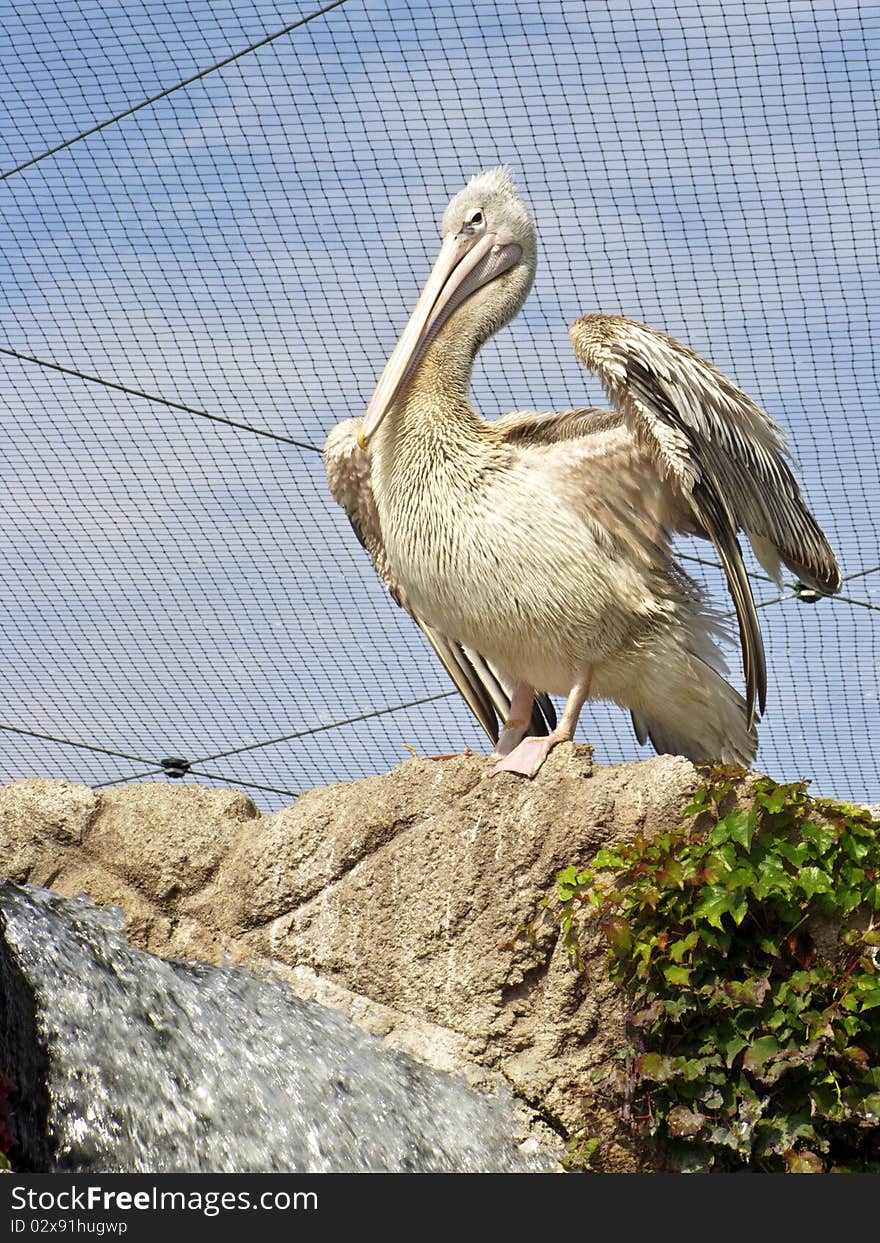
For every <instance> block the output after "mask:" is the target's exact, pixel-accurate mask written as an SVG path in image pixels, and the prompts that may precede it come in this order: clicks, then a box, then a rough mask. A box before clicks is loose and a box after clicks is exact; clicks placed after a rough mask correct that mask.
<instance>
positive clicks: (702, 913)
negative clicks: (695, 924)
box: [694, 885, 735, 930]
mask: <svg viewBox="0 0 880 1243" xmlns="http://www.w3.org/2000/svg"><path fill="white" fill-rule="evenodd" d="M702 892H703V896H702V897H701V898H700V901H699V902H698V903H697V905H696V906H695V907H694V915H695V916H696V917H697V918H698V919H705V920H706V922H707V923H709V924H711V925H712V927H713V928H720V929H722V930H723V928H724V925H723V924H722V922H721V916H722V915H726V914H727V913H728V912H729V911H730V908H731V906H732V905H733V903H734V901H735V897H734V895H733V894H732V893H731V892H730V890H729V889H728V888H727V887H726V886H725V885H706V886H705V887H704V888H703V891H702Z"/></svg>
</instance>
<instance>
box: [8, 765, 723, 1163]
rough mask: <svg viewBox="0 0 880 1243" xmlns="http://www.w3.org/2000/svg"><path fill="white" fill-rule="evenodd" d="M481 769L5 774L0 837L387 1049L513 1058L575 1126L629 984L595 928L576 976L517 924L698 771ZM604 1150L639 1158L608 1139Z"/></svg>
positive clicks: (201, 952)
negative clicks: (565, 875)
mask: <svg viewBox="0 0 880 1243" xmlns="http://www.w3.org/2000/svg"><path fill="white" fill-rule="evenodd" d="M485 772H486V765H485V761H484V760H483V759H481V758H480V757H477V756H468V755H465V756H458V757H455V758H453V759H449V760H444V761H441V762H437V761H432V760H427V759H415V760H411V761H408V762H407V763H405V764H402V765H401V766H400V767H399V768H396V769H394V770H393V771H392V772H390V773H386V774H384V775H382V776H378V777H373V778H370V779H368V780H366V781H361V782H357V783H354V784H351V785H337V786H330V787H327V788H323V789H316V790H311V791H309V792H307V793H306V794H304V795H302V796H301V797H300V798H299V799H297V801H296V802H295V803H294V804H292V806H290V807H288V808H286V809H284V810H283V811H280V812H276V813H274V814H272V815H266V816H261V815H259V813H258V812H257V810H256V808H255V807H254V805H253V804H252V803H251V802H250V800H248V799H247V798H245V797H244V796H243V795H241V794H238V793H235V792H229V791H218V790H207V789H203V788H199V787H197V786H171V785H161V784H149V785H142V786H132V787H127V788H123V789H117V790H112V791H101V792H99V793H93V792H92V791H90V790H87V789H85V788H83V787H77V786H72V785H68V784H66V783H63V782H51V781H23V782H17V783H15V784H14V785H11V786H8V787H6V788H5V789H3V790H2V791H0V834H6V837H7V842H6V843H5V846H6V849H7V851H8V857H9V858H10V859H12V860H14V866H15V871H14V873H11V874H13V875H14V878H15V879H18V880H24V879H29V880H31V881H33V882H35V883H37V884H50V885H51V886H52V887H53V888H54V889H56V890H57V891H58V892H60V893H63V894H68V895H75V894H78V893H82V892H87V893H88V894H90V895H91V896H92V897H93V898H94V899H95V901H97V902H99V903H105V904H112V905H118V906H120V907H121V908H122V909H123V911H124V912H125V916H126V922H127V929H128V935H129V937H130V938H131V939H132V940H133V941H134V942H135V943H137V944H138V945H140V946H142V947H143V948H146V949H149V950H151V951H152V952H153V953H156V954H163V955H175V956H180V957H183V958H190V959H197V960H204V961H210V962H223V961H229V960H231V961H238V962H248V963H251V964H255V965H258V966H259V965H262V966H267V965H268V966H270V967H271V968H272V970H273V971H275V972H276V973H278V974H280V975H282V976H283V977H284V978H286V979H287V980H288V981H289V982H290V983H291V984H292V986H293V988H294V989H295V990H296V991H297V992H298V993H299V995H300V996H301V997H304V998H313V999H317V1000H319V1001H321V1002H323V1003H325V1004H327V1005H331V1006H334V1007H336V1008H338V1009H340V1010H343V1011H345V1012H346V1013H347V1014H349V1015H350V1016H351V1017H352V1018H353V1019H354V1020H355V1021H356V1022H357V1023H358V1024H359V1026H361V1027H362V1028H364V1029H365V1030H366V1031H369V1032H372V1033H375V1034H377V1035H380V1036H382V1037H383V1038H384V1040H385V1043H386V1045H387V1046H389V1047H392V1048H396V1049H399V1050H405V1051H407V1052H410V1053H412V1054H413V1055H414V1056H416V1057H417V1058H419V1060H421V1061H423V1062H425V1063H427V1064H429V1065H431V1066H433V1067H435V1068H439V1069H444V1070H450V1069H458V1070H460V1071H463V1072H464V1073H466V1074H467V1075H468V1076H469V1078H470V1079H471V1080H472V1081H473V1082H480V1081H481V1080H482V1079H485V1081H486V1082H487V1083H492V1082H494V1081H495V1080H496V1079H497V1077H498V1076H499V1075H500V1076H503V1078H504V1079H505V1080H506V1081H507V1082H508V1083H509V1084H510V1086H511V1087H512V1088H513V1090H514V1092H515V1093H516V1094H517V1095H518V1096H520V1097H521V1098H522V1099H524V1100H526V1101H528V1102H530V1103H532V1104H533V1105H534V1106H535V1107H536V1108H537V1109H539V1110H540V1111H542V1112H543V1113H545V1114H546V1116H547V1117H549V1118H551V1119H554V1120H555V1122H556V1124H557V1125H559V1126H560V1128H562V1129H567V1130H572V1129H575V1128H577V1127H578V1126H580V1125H581V1124H582V1122H583V1109H584V1101H585V1096H586V1093H585V1086H584V1085H585V1084H586V1083H587V1079H586V1076H587V1075H588V1073H589V1071H590V1070H592V1069H593V1068H594V1067H596V1066H598V1065H601V1064H602V1063H604V1062H605V1061H606V1060H607V1059H608V1058H609V1057H610V1056H612V1055H613V1054H614V1053H615V1052H616V1051H617V1049H619V1047H620V1043H621V1038H622V1016H621V1012H620V1001H619V998H618V996H617V994H616V992H615V990H614V989H613V987H612V986H611V985H610V984H609V982H608V980H607V979H606V977H605V973H604V970H603V968H602V963H603V952H604V951H603V948H602V946H600V945H599V944H598V941H597V943H596V944H595V946H594V947H593V949H594V952H593V953H592V956H588V962H587V971H586V973H585V974H584V975H579V974H578V973H576V972H575V971H574V970H573V969H572V967H571V965H570V963H569V960H568V957H567V955H566V953H565V951H564V950H563V948H562V947H561V946H560V945H559V944H558V938H557V935H556V930H555V928H554V927H553V926H552V925H551V923H550V921H549V920H548V921H547V922H546V923H545V924H542V925H539V927H538V935H537V938H536V942H535V944H529V943H527V942H526V941H525V940H524V939H522V938H519V939H516V933H517V930H518V929H519V928H520V926H521V925H522V924H524V923H526V922H528V921H530V920H532V919H533V918H534V916H535V915H536V912H537V911H538V907H539V902H540V900H541V899H542V898H543V897H544V896H545V894H546V893H547V892H548V891H550V890H551V889H552V887H553V883H554V878H555V876H556V873H557V872H558V871H559V870H560V869H561V868H563V867H565V866H567V865H568V864H571V863H574V864H578V863H583V862H586V860H587V859H589V858H590V857H591V856H592V854H593V853H594V852H595V851H596V850H597V849H598V848H599V847H600V846H601V845H603V844H605V843H608V842H609V841H619V840H621V839H625V838H628V837H632V836H634V835H635V834H637V833H640V832H641V833H645V834H651V833H653V832H656V831H658V830H660V829H662V828H663V827H666V826H668V825H669V824H670V823H673V822H676V821H677V820H678V818H679V816H680V812H681V810H682V808H683V807H684V806H685V805H686V803H687V802H688V801H689V799H690V796H691V793H692V791H693V789H694V786H695V785H696V783H697V780H698V778H697V774H696V773H695V770H694V769H693V767H692V766H691V764H690V763H688V762H687V761H686V760H683V759H675V758H671V757H669V756H663V757H656V758H654V759H652V760H648V761H646V762H644V763H640V764H623V765H617V766H614V767H607V768H604V767H599V766H596V767H594V766H593V764H592V761H591V755H590V750H589V748H588V747H575V746H572V745H571V744H567V745H565V746H562V747H559V748H557V749H556V750H555V751H554V752H553V754H552V755H551V757H550V759H549V760H548V762H547V763H546V765H545V766H544V768H543V769H542V770H541V772H540V773H539V775H538V777H537V778H536V780H534V781H523V780H521V779H519V778H517V777H514V776H510V775H503V776H501V777H499V778H496V779H494V780H491V781H489V780H486V777H485ZM512 941H515V944H513V945H511V942H512ZM593 1125H595V1123H593ZM603 1157H604V1160H605V1162H606V1167H607V1168H620V1169H626V1168H632V1162H633V1158H632V1157H631V1155H630V1154H629V1153H628V1152H627V1151H625V1150H624V1149H623V1148H617V1147H615V1144H614V1142H613V1141H611V1142H606V1144H605V1145H604V1147H603Z"/></svg>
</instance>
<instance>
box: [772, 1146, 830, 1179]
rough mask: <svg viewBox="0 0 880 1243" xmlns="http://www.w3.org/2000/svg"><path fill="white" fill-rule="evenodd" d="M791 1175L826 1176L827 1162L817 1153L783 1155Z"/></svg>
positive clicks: (790, 1152)
mask: <svg viewBox="0 0 880 1243" xmlns="http://www.w3.org/2000/svg"><path fill="white" fill-rule="evenodd" d="M782 1156H783V1160H784V1161H785V1168H786V1169H787V1170H788V1172H789V1174H824V1173H825V1162H824V1161H823V1160H822V1158H821V1157H820V1156H818V1154H817V1153H815V1152H809V1151H808V1152H792V1151H791V1150H790V1149H789V1151H788V1152H784V1153H783V1154H782Z"/></svg>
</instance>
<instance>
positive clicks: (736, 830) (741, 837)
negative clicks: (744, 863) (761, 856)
mask: <svg viewBox="0 0 880 1243" xmlns="http://www.w3.org/2000/svg"><path fill="white" fill-rule="evenodd" d="M757 822H758V817H757V816H756V815H755V813H754V811H750V812H746V811H743V810H742V809H739V810H737V811H732V812H731V813H730V815H729V816H728V817H727V828H728V832H729V833H730V836H731V838H732V839H733V840H734V841H735V842H739V844H740V846H744V847H745V848H746V850H748V849H749V847H750V846H751V844H752V838H753V837H754V834H755V825H756V824H757Z"/></svg>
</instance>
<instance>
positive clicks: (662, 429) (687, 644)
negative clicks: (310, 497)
mask: <svg viewBox="0 0 880 1243" xmlns="http://www.w3.org/2000/svg"><path fill="white" fill-rule="evenodd" d="M441 234H442V244H441V247H440V252H439V255H438V257H437V260H436V262H435V264H434V267H433V269H432V271H431V273H430V275H429V277H428V280H427V283H426V284H425V286H424V289H423V290H422V293H421V296H420V297H419V299H418V302H417V303H416V306H415V310H414V311H413V313H412V315H411V317H410V319H409V322H408V323H407V325H406V327H405V328H404V331H403V334H402V336H401V337H400V340H399V341H398V343H397V345H396V347H395V349H394V351H393V352H392V354H391V357H390V358H389V359H388V362H387V364H386V366H385V369H384V371H383V372H382V374H381V377H380V379H379V382H378V384H377V385H376V389H375V392H374V393H373V396H372V399H371V401H370V403H369V406H368V407H367V410H366V413H365V414H364V416H363V418H362V419H349V420H347V421H346V422H345V423H342V424H340V425H339V426H338V427H337V428H334V430H333V431H332V432H331V433H330V436H329V438H328V441H327V445H326V447H325V465H326V468H327V476H328V483H329V486H330V490H331V492H332V494H333V495H334V497H335V498H336V500H337V501H338V502H339V503H340V504H341V505H342V506H343V507H344V508H345V510H346V512H347V514H348V516H349V519H350V520H351V523H352V525H353V527H354V528H355V531H356V532H357V533H358V535H359V537H360V539H361V541H362V542H363V543H364V544H365V546H366V547H367V549H368V551H369V553H370V555H371V557H372V559H373V563H374V565H375V567H376V569H377V571H378V572H379V574H380V576H381V577H382V578H383V580H384V581H385V583H386V585H387V586H388V587H389V589H390V591H391V592H392V594H393V596H394V597H395V599H396V600H397V601H398V603H400V604H401V605H402V606H403V607H405V608H406V609H407V610H408V611H409V612H410V613H411V614H412V615H413V617H414V618H415V619H416V621H417V622H418V624H419V625H420V626H421V628H422V630H423V631H424V633H425V634H426V636H427V638H428V640H429V642H430V643H431V644H432V646H433V647H434V650H435V651H436V652H437V655H438V656H439V657H440V659H441V661H442V662H443V664H444V666H445V667H446V669H447V670H448V671H449V672H450V674H451V675H452V677H453V679H454V681H455V683H456V685H457V686H458V688H459V690H460V691H461V693H462V695H463V696H464V698H465V700H466V702H467V703H468V705H469V706H470V708H471V710H472V711H473V713H474V715H475V716H476V718H477V720H478V721H479V722H480V723H481V725H482V726H483V728H484V729H485V730H486V733H487V734H488V735H489V737H490V738H491V739H492V741H493V742H494V743H495V748H494V750H493V752H492V756H491V760H492V762H493V766H492V768H491V774H492V775H494V774H497V773H501V772H512V773H518V774H521V775H523V776H534V775H535V774H536V773H537V771H538V770H539V769H540V767H541V765H542V763H543V762H544V760H545V759H546V757H547V755H548V754H549V753H550V751H551V749H552V748H553V747H554V746H556V745H557V744H558V743H560V742H563V741H568V740H570V739H572V737H573V735H574V731H575V728H576V726H577V723H578V718H579V716H580V713H581V710H582V708H583V706H584V704H585V703H586V702H587V701H588V700H610V701H612V702H614V703H616V704H618V705H620V706H621V707H623V708H625V709H629V711H630V714H631V718H632V723H633V727H634V729H635V733H636V736H637V738H638V740H639V742H640V743H642V744H645V743H646V742H647V741H648V740H649V739H650V741H651V742H652V743H653V745H654V747H655V749H656V750H657V751H658V752H661V753H663V752H666V753H670V754H674V755H683V756H686V757H687V758H689V759H691V760H693V761H695V762H713V761H714V762H721V763H725V764H735V765H742V766H747V765H748V764H749V763H750V762H751V761H752V760H753V759H754V756H755V752H756V750H757V731H756V727H755V725H756V721H757V720H758V719H759V718H760V714H761V713H763V712H764V710H765V705H766V692H767V672H766V661H765V655H764V647H763V642H762V637H761V630H760V626H759V623H758V616H757V612H756V610H755V603H754V599H753V597H752V592H751V587H750V583H749V578H748V575H747V573H746V569H745V565H744V562H743V558H742V552H741V549H740V545H739V541H738V539H737V535H738V533H739V532H740V531H742V532H743V533H744V534H745V536H746V537H747V538H748V540H749V541H750V543H751V545H752V548H753V550H754V552H755V555H756V557H757V559H758V561H759V562H760V564H761V565H762V566H763V568H764V569H765V570H766V571H767V573H768V574H769V575H770V576H771V577H772V578H773V579H774V580H775V581H777V582H779V583H781V567H782V564H784V565H786V566H787V567H788V568H789V569H790V570H791V571H792V572H793V573H794V574H796V575H797V577H798V579H799V580H800V581H801V582H802V583H804V584H805V585H806V586H808V587H811V588H812V589H814V590H815V591H817V592H820V593H821V594H823V595H830V594H833V593H834V592H837V591H839V589H840V582H841V579H840V569H839V567H838V564H837V560H836V558H835V555H834V552H833V551H832V549H831V547H830V545H829V543H828V541H827V539H826V538H825V536H824V534H823V533H822V531H821V530H820V528H819V526H818V524H817V522H816V520H815V519H814V518H813V516H812V514H811V513H810V511H809V510H808V509H807V507H806V505H805V503H804V500H803V497H802V496H801V492H800V489H799V487H798V484H797V481H796V480H795V477H794V475H793V473H792V470H791V468H790V466H789V462H788V460H787V459H788V453H787V450H786V447H785V442H784V435H783V432H782V429H781V428H780V427H779V425H778V424H777V423H775V422H774V421H773V419H771V417H770V416H769V415H768V414H767V413H766V412H765V411H764V410H762V409H761V408H760V407H759V406H758V405H756V404H755V402H753V401H752V400H751V399H750V398H749V397H747V396H746V394H745V393H743V392H741V391H740V390H739V389H738V388H737V387H736V386H735V385H734V384H733V383H732V382H731V381H730V380H729V379H727V377H726V376H724V375H723V374H722V373H721V372H720V371H719V370H718V369H717V368H716V367H715V366H713V364H712V363H710V362H707V361H706V360H705V359H703V358H701V357H699V355H697V354H695V353H694V352H693V351H692V350H690V349H688V348H687V347H686V346H684V345H682V344H680V343H679V342H678V341H675V340H674V339H673V338H672V337H669V336H667V335H666V334H665V333H663V332H660V331H658V330H656V329H654V328H649V327H648V326H647V325H645V324H642V323H638V322H636V321H635V320H631V319H627V318H624V317H623V316H620V315H605V314H590V315H585V316H583V317H582V318H581V319H578V320H577V321H576V322H575V323H574V324H572V326H571V328H570V330H569V332H570V336H571V340H572V344H573V346H574V351H575V354H576V355H577V357H578V359H579V360H580V361H581V362H582V363H583V364H584V365H585V366H586V367H587V368H588V369H589V370H591V371H592V372H594V373H595V374H596V375H597V376H598V377H599V379H600V380H601V382H602V384H603V387H604V388H605V391H606V393H607V395H608V398H609V401H610V403H611V410H610V411H609V412H600V411H596V410H592V409H582V410H565V411H561V412H554V413H548V414H539V413H535V412H532V411H527V412H516V413H513V414H508V415H504V416H502V417H501V418H497V419H494V420H486V419H484V418H483V417H482V416H481V415H480V414H478V413H477V411H476V410H475V409H474V408H473V406H472V404H471V401H470V396H469V392H470V380H471V372H472V369H473V364H474V360H475V358H476V355H477V352H478V351H479V349H480V347H481V346H482V345H483V344H484V342H485V341H487V340H488V339H489V337H491V336H492V335H493V334H494V333H495V332H497V331H498V330H499V329H500V328H502V327H503V326H504V325H506V324H508V323H509V322H510V321H511V320H512V319H513V318H514V316H515V315H517V314H518V312H519V311H520V310H521V308H522V306H523V303H524V302H525V300H526V297H527V296H528V293H529V290H530V289H531V286H532V281H533V279H534V275H535V268H536V263H537V241H536V234H535V228H534V224H533V222H532V219H531V217H530V215H529V212H528V209H527V208H526V206H525V204H524V202H523V200H522V199H521V198H520V196H519V194H518V193H517V190H516V188H515V186H514V184H513V181H512V178H511V176H510V173H509V171H508V170H507V169H506V168H504V167H502V168H497V169H493V170H492V171H490V172H486V173H482V174H480V175H478V176H476V177H473V178H472V179H471V180H470V182H469V183H468V184H467V186H466V187H465V188H464V189H463V190H462V191H460V192H459V193H458V194H456V195H455V197H454V198H453V199H452V201H451V202H450V203H449V205H448V207H447V208H446V210H445V212H444V214H443V219H442V225H441ZM676 535H686V536H696V537H698V538H700V539H703V540H709V541H711V543H712V544H713V545H714V547H715V550H716V553H717V555H718V558H719V560H720V562H721V565H722V566H723V569H724V573H725V575H726V579H727V586H728V589H729V591H730V595H731V598H732V601H733V605H734V609H735V613H736V617H737V622H738V627H739V637H740V644H741V649H742V663H743V674H744V681H745V692H746V694H745V697H743V696H742V695H740V694H739V693H738V691H736V690H735V689H734V688H733V687H732V686H731V685H730V684H729V683H728V682H727V681H726V680H725V678H724V677H723V676H722V675H723V673H725V672H726V668H725V665H724V661H723V657H722V655H721V652H720V650H719V647H718V642H717V641H718V640H719V639H723V638H724V637H725V627H724V624H723V622H722V620H721V618H720V616H719V614H718V613H716V612H714V611H713V610H712V609H711V608H710V606H709V605H708V603H707V602H706V601H705V600H704V598H703V593H702V592H701V590H700V588H699V587H698V585H697V584H696V583H695V582H693V581H692V580H691V579H690V578H689V577H688V576H687V575H686V574H685V573H684V571H683V570H682V569H681V567H680V566H679V564H678V563H677V562H676V560H675V557H674V555H673V548H672V541H673V538H674V537H675V536H676ZM550 694H553V695H561V696H565V699H566V702H565V709H564V711H563V713H562V716H561V718H560V720H559V721H558V722H557V721H556V719H555V715H554V713H553V709H552V704H551V703H550V701H549V699H548V698H547V696H548V695H550ZM499 720H500V722H501V727H500V729H499V728H498V722H499Z"/></svg>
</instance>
